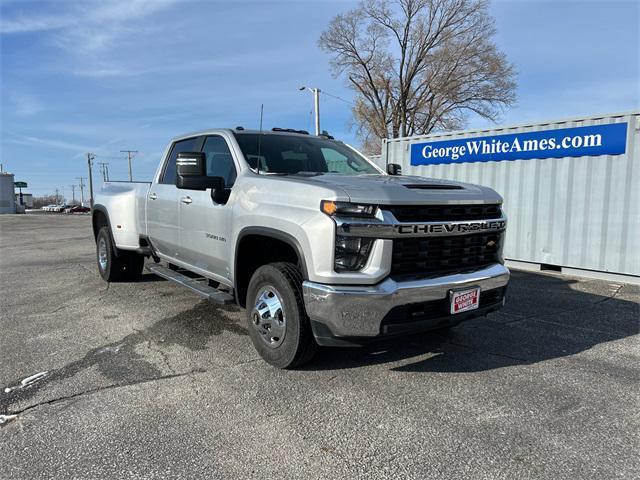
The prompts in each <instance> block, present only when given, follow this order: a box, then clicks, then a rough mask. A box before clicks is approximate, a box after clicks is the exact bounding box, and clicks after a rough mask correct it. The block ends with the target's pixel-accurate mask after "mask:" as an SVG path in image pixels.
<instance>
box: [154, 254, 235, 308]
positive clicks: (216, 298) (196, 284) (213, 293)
mask: <svg viewBox="0 0 640 480" xmlns="http://www.w3.org/2000/svg"><path fill="white" fill-rule="evenodd" d="M147 270H149V271H150V272H151V273H154V274H156V275H158V276H159V277H162V278H164V279H166V280H169V281H171V282H174V283H177V284H178V285H182V286H183V287H187V288H188V289H189V290H191V291H192V292H194V293H197V294H198V295H200V296H201V297H204V298H206V299H207V300H209V301H210V302H214V303H219V304H220V305H228V304H230V303H233V302H234V298H233V295H230V294H228V293H226V292H222V291H220V290H218V289H215V288H213V287H210V286H209V285H207V284H206V283H203V282H202V281H198V280H196V279H195V278H191V277H187V276H186V275H183V274H181V273H180V272H176V271H175V270H170V269H169V268H167V267H163V266H162V265H156V264H151V265H147Z"/></svg>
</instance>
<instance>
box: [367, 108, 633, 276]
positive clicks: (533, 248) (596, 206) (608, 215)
mask: <svg viewBox="0 0 640 480" xmlns="http://www.w3.org/2000/svg"><path fill="white" fill-rule="evenodd" d="M639 131H640V112H637V111H635V112H628V113H620V114H609V115H595V116H591V117H582V118H572V119H564V120H554V121H548V122H542V123H537V124H528V125H515V126H506V127H496V128H491V129H486V130H468V131H460V132H451V133H437V134H433V135H427V136H415V137H407V138H398V139H391V140H383V143H382V155H381V157H380V158H379V159H376V163H377V164H378V165H380V166H381V167H382V168H385V166H386V164H388V163H397V164H400V165H401V166H402V172H403V174H404V175H419V176H422V177H433V178H440V179H451V180H459V181H463V182H469V183H477V184H481V185H486V186H489V187H491V188H493V189H495V190H496V191H497V192H498V193H500V194H501V195H502V196H503V197H504V209H505V211H506V214H507V216H508V219H509V221H508V228H507V239H506V243H505V250H504V254H505V258H507V259H509V260H512V261H515V262H525V263H523V265H526V264H531V265H532V266H538V268H540V267H541V268H543V269H550V270H561V271H563V272H569V273H577V274H581V273H583V274H586V275H588V276H596V277H597V276H602V275H598V272H600V273H607V274H609V275H605V277H608V278H615V276H616V275H624V276H633V277H640V165H639V162H640V152H639V149H640V142H639V141H638V132H639ZM552 139H553V140H552ZM543 147H544V148H543ZM611 274H613V275H611ZM630 280H631V281H634V283H635V281H637V280H639V279H637V278H631V279H630Z"/></svg>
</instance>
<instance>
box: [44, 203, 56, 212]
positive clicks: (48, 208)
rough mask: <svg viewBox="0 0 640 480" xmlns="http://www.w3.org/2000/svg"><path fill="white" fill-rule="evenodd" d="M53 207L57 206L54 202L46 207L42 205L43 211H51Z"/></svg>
mask: <svg viewBox="0 0 640 480" xmlns="http://www.w3.org/2000/svg"><path fill="white" fill-rule="evenodd" d="M53 207H55V204H53V203H52V204H51V205H45V206H44V207H42V211H43V212H50V211H51V209H52V208H53Z"/></svg>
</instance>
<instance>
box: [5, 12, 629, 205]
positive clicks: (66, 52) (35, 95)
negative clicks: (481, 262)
mask: <svg viewBox="0 0 640 480" xmlns="http://www.w3.org/2000/svg"><path fill="white" fill-rule="evenodd" d="M354 5H355V2H349V1H326V0H325V1H302V0H301V1H276V0H273V1H253V2H252V1H233V2H222V1H213V0H211V1H206V0H200V1H195V2H190V1H186V0H184V1H183V0H146V1H142V0H123V1H114V2H108V1H106V0H105V1H92V0H84V1H73V0H66V1H65V0H61V1H50V2H44V1H36V2H33V1H28V0H0V9H1V10H0V42H1V43H0V48H1V54H2V55H1V68H2V70H1V77H0V80H1V85H2V94H1V102H2V103H1V123H0V130H1V144H0V161H1V162H2V163H3V164H4V168H5V170H9V171H11V172H14V173H15V174H16V180H24V181H27V182H28V183H29V186H30V188H29V190H30V191H32V192H33V193H34V194H36V195H41V194H45V193H49V192H53V191H54V190H55V188H56V187H57V188H60V190H61V191H62V189H63V187H64V189H65V193H66V195H67V196H68V197H70V193H71V188H70V187H69V185H71V184H72V183H77V180H76V177H78V176H84V177H86V176H87V169H86V159H85V157H84V154H86V152H88V151H91V152H94V153H95V154H96V155H97V157H96V162H109V164H110V165H109V168H110V172H111V178H112V179H125V178H126V176H127V173H126V172H127V162H126V160H125V156H124V155H123V154H120V153H119V151H120V150H122V149H136V150H139V151H140V153H139V155H138V156H137V157H136V158H135V159H134V177H135V178H136V179H139V180H147V179H149V178H150V177H151V176H152V174H153V172H154V170H155V167H156V164H157V162H158V160H159V158H160V156H161V154H162V151H163V149H164V148H165V145H166V143H167V142H168V140H169V139H170V138H171V137H173V136H175V135H177V134H180V133H184V132H189V131H194V130H201V129H205V128H209V127H218V126H223V127H226V126H230V127H234V126H236V125H244V126H245V127H251V128H256V127H257V125H258V119H259V111H260V104H261V103H264V108H265V126H266V127H272V126H283V127H293V128H305V129H308V130H312V127H313V125H312V117H311V110H312V96H311V94H310V93H308V92H299V91H298V87H299V86H300V85H303V84H306V85H312V86H316V85H317V86H318V87H320V88H322V89H324V90H326V91H327V92H328V93H331V94H333V95H337V96H340V97H342V98H346V99H349V98H351V93H350V91H349V90H348V89H346V87H345V84H344V83H343V81H342V80H340V79H335V78H333V77H332V76H331V73H330V71H329V67H328V60H329V58H328V56H327V55H326V54H324V53H323V52H321V51H320V50H319V49H318V47H317V39H318V36H319V35H320V33H321V32H322V30H323V29H324V28H325V27H326V25H327V24H328V22H329V21H330V19H331V18H332V17H333V16H334V15H336V14H337V13H339V12H343V11H346V10H348V9H349V8H351V7H353V6H354ZM491 13H492V14H493V15H494V17H495V19H496V25H497V29H498V33H497V36H496V42H497V43H498V46H499V47H500V48H501V49H502V50H503V51H504V52H505V53H506V54H507V56H508V57H509V59H510V60H511V61H512V62H513V63H514V64H515V65H516V68H517V70H518V72H519V76H518V82H519V87H518V104H517V106H515V107H514V108H511V109H509V110H508V111H506V112H505V113H504V115H503V117H502V119H501V121H500V122H499V124H511V123H524V122H535V121H540V120H548V119H553V118H565V117H569V116H576V115H588V114H593V113H607V112H616V111H628V110H633V109H638V108H640V79H639V78H640V77H639V58H640V51H639V45H640V33H639V29H640V20H639V19H640V2H638V1H615V0H612V1H606V0H602V1H595V0H594V1H589V0H585V1H562V0H558V1H553V0H548V1H546V0H545V1H541V0H527V1H515V0H513V1H504V0H503V1H494V2H493V3H492V5H491ZM349 107H350V106H349V104H347V103H345V102H342V101H340V100H337V99H335V98H332V97H329V96H323V97H322V106H321V113H322V128H323V129H327V130H328V131H329V132H331V133H332V134H333V135H335V136H336V137H339V138H341V139H344V140H345V141H348V142H350V143H354V144H357V141H356V140H355V139H354V135H353V133H352V132H351V131H350V129H349V121H350V110H349ZM487 125H488V124H487V122H486V121H484V120H482V119H478V118H470V119H469V127H470V128H473V127H484V126H487ZM99 183H100V182H98V184H99Z"/></svg>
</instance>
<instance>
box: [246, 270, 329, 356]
mask: <svg viewBox="0 0 640 480" xmlns="http://www.w3.org/2000/svg"><path fill="white" fill-rule="evenodd" d="M246 306H247V309H246V311H247V327H248V329H249V335H250V337H251V341H252V342H253V345H254V347H255V348H256V350H257V351H258V353H259V354H260V356H261V357H262V358H263V359H264V360H265V361H266V362H267V363H269V364H271V365H273V366H274V367H277V368H282V369H291V368H296V367H300V366H302V365H304V364H305V363H307V362H309V361H310V360H311V359H312V358H313V356H314V355H315V353H316V351H317V349H318V345H317V343H316V341H315V339H314V337H313V333H312V331H311V324H310V322H309V317H308V316H307V313H306V311H305V308H304V301H303V298H302V275H301V273H300V269H299V268H298V267H297V266H296V265H294V264H293V263H288V262H278V263H271V264H268V265H263V266H262V267H260V268H258V269H257V270H256V271H255V273H254V274H253V276H252V277H251V281H250V282H249V288H248V291H247V305H246Z"/></svg>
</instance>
